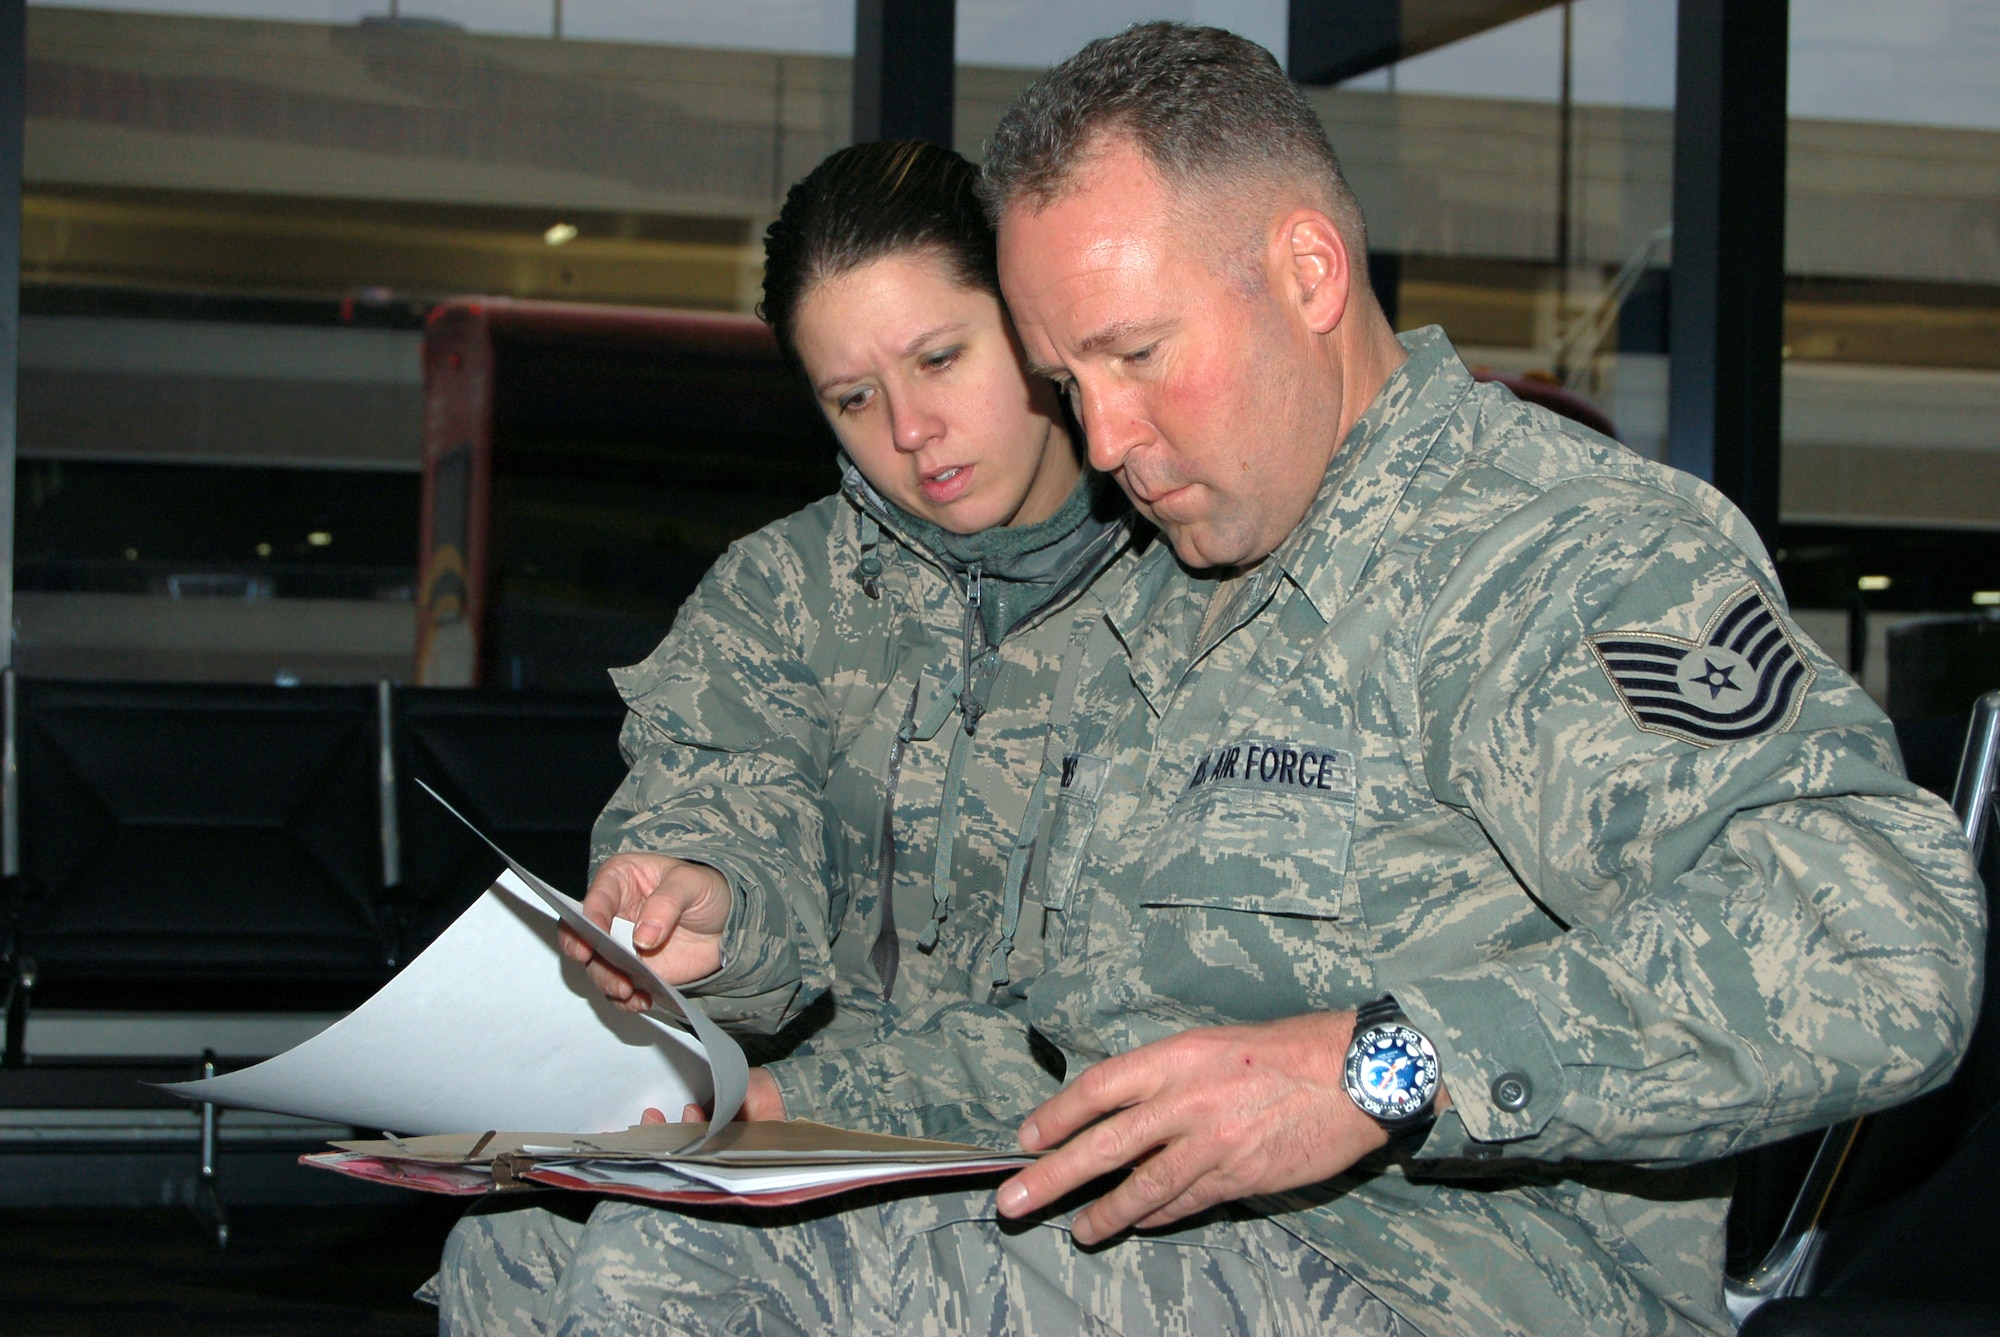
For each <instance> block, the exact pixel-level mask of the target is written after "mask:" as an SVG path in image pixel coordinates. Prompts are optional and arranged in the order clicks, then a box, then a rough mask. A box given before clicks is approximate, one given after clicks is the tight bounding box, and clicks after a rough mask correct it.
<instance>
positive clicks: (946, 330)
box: [903, 320, 965, 357]
mask: <svg viewBox="0 0 2000 1337" xmlns="http://www.w3.org/2000/svg"><path fill="white" fill-rule="evenodd" d="M964 328H965V322H964V321H962V320H948V321H946V322H945V323H944V324H942V325H936V326H933V327H932V328H930V329H927V330H925V331H924V332H923V333H922V334H919V335H917V336H916V337H915V338H913V339H911V340H910V341H909V342H908V343H906V344H904V345H903V356H904V357H910V356H912V355H913V354H915V353H916V351H917V350H918V349H919V348H922V347H923V346H924V345H925V344H927V343H929V342H930V341H931V340H933V339H935V338H937V337H938V336H939V335H941V334H951V333H954V332H956V331H958V330H961V329H964Z"/></svg>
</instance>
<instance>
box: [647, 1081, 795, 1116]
mask: <svg viewBox="0 0 2000 1337" xmlns="http://www.w3.org/2000/svg"><path fill="white" fill-rule="evenodd" d="M707 1117H708V1111H707V1110H705V1109H703V1108H702V1107H701V1106H699V1105H688V1106H685V1107H684V1108H682V1110H681V1122H682V1123H698V1122H699V1121H701V1120H703V1119H706V1118H707ZM784 1117H785V1097H784V1095H783V1093H781V1092H780V1091H779V1090H778V1084H777V1082H775V1081H773V1080H772V1078H771V1074H770V1073H768V1072H765V1071H764V1070H763V1069H762V1068H752V1069H750V1085H749V1087H748V1089H746V1090H745V1091H744V1093H743V1108H742V1109H740V1110H738V1111H736V1118H737V1120H738V1121H739V1122H741V1121H742V1120H745V1119H782V1118H784ZM666 1121H667V1116H666V1115H665V1114H663V1113H661V1112H660V1111H659V1110H656V1109H649V1110H647V1111H646V1112H645V1113H644V1114H642V1115H640V1116H639V1122H640V1123H665V1122H666Z"/></svg>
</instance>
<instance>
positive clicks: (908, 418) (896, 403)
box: [889, 395, 945, 453]
mask: <svg viewBox="0 0 2000 1337" xmlns="http://www.w3.org/2000/svg"><path fill="white" fill-rule="evenodd" d="M889 431H890V434H891V436H892V437H893V439H894V441H895V445H896V449H898V450H901V451H906V452H909V453H915V452H916V451H919V450H922V449H923V448H924V447H925V446H927V445H929V444H930V443H931V442H933V441H935V440H937V439H938V438H939V437H942V436H943V435H944V431H945V423H944V419H943V418H942V417H941V416H940V415H939V414H938V413H937V412H936V410H934V409H933V408H931V406H930V405H928V404H926V403H925V402H924V401H923V398H922V396H919V395H903V396H900V397H896V398H892V399H891V400H890V403H889Z"/></svg>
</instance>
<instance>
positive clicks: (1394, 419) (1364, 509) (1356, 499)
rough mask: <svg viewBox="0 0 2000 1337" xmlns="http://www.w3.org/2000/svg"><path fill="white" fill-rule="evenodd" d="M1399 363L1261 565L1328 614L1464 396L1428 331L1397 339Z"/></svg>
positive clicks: (1441, 338)
mask: <svg viewBox="0 0 2000 1337" xmlns="http://www.w3.org/2000/svg"><path fill="white" fill-rule="evenodd" d="M1399 337H1400V338H1401V340H1402V343H1403V347H1404V348H1405V349H1407V350H1408V351H1409V357H1408V358H1406V359H1405V360H1404V362H1403V365H1402V366H1400V367H1398V368H1397V369H1396V370H1395V371H1394V372H1392V373H1390V376H1389V379H1388V380H1387V381H1386V382H1384V383H1383V385H1382V389H1381V390H1380V391H1379V392H1378V393H1377V394H1376V396H1375V401H1374V402H1373V403H1372V404H1370V405H1369V406H1368V410H1367V412H1365V413H1363V414H1362V415H1361V417H1360V419H1359V420H1357V421H1356V422H1355V424H1354V427H1353V429H1352V430H1351V431H1349V432H1348V434H1347V440H1346V442H1344V443H1343V444H1342V446H1341V448H1340V450H1339V451H1338V452H1337V453H1336V454H1335V455H1334V457H1333V462H1332V463H1331V464H1330V465H1329V466H1328V467H1327V471H1326V480H1325V481H1324V482H1322V483H1321V484H1320V489H1319V496H1318V497H1317V498H1315V499H1314V501H1313V504H1312V509H1311V510H1309V511H1307V512H1306V518H1305V519H1304V520H1302V521H1300V523H1299V527H1298V528H1297V529H1295V530H1293V531H1292V533H1291V536H1290V537H1289V538H1287V539H1286V540H1285V541H1284V542H1283V543H1281V544H1279V545H1278V550H1277V551H1276V552H1274V553H1272V554H1271V559H1270V561H1269V562H1268V563H1267V564H1266V565H1267V566H1275V567H1277V568H1279V569H1281V570H1282V571H1283V572H1284V573H1285V575H1286V576H1288V577H1290V579H1291V581H1292V583H1293V584H1294V585H1297V586H1298V587H1299V590H1300V591H1301V592H1302V593H1303V594H1304V595H1305V596H1306V598H1307V599H1309V600H1311V601H1312V605H1313V608H1314V609H1315V610H1316V611H1317V612H1318V613H1319V615H1320V616H1321V617H1322V618H1328V619H1330V618H1332V616H1333V615H1334V613H1335V612H1336V611H1338V610H1339V609H1340V607H1341V606H1342V605H1343V604H1345V603H1346V602H1347V600H1348V599H1349V598H1351V597H1352V596H1353V594H1354V591H1355V590H1356V589H1357V588H1358V587H1359V586H1360V584H1361V580H1362V577H1364V576H1365V575H1366V574H1367V573H1368V568H1369V567H1371V566H1373V565H1374V563H1375V556H1376V553H1377V552H1378V551H1379V550H1380V548H1381V544H1382V540H1383V537H1384V536H1385V534H1386V533H1387V531H1388V530H1389V528H1390V522H1391V520H1392V519H1393V518H1394V517H1395V515H1396V512H1397V510H1398V509H1399V508H1400V506H1401V505H1402V502H1403V499H1404V495H1405V494H1406V493H1407V492H1408V491H1409V489H1410V484H1411V483H1412V482H1414V481H1415V480H1416V477H1417V474H1418V472H1419V471H1420V470H1421V469H1422V468H1423V465H1424V461H1425V460H1426V459H1428V458H1429V457H1430V454H1431V450H1432V448H1433V447H1434V446H1435V445H1436V444H1437V441H1438V438H1439V437H1440V436H1441V435H1443V433H1444V429H1445V426H1446V424H1447V423H1449V422H1450V421H1451V419H1452V417H1453V415H1455V414H1456V413H1457V412H1458V410H1459V406H1460V404H1462V403H1463V402H1464V400H1465V397H1466V395H1467V394H1469V393H1470V392H1471V390H1472V385H1473V381H1472V373H1470V372H1468V371H1467V370H1466V369H1465V364H1464V363H1462V362H1460V361H1459V360H1458V354H1457V353H1456V352H1455V351H1453V349H1452V346H1451V341H1450V340H1449V339H1447V338H1445V335H1444V331H1443V330H1441V329H1439V328H1438V327H1437V326H1435V325H1430V326H1426V327H1425V328H1423V329H1421V330H1416V331H1413V332H1411V333H1409V334H1405V335H1401V336H1399Z"/></svg>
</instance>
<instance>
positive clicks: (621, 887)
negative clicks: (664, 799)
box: [562, 854, 732, 1012]
mask: <svg viewBox="0 0 2000 1337" xmlns="http://www.w3.org/2000/svg"><path fill="white" fill-rule="evenodd" d="M731 904H732V900H731V896H730V891H729V879H727V878H725V877H724V876H723V875H722V874H721V873H718V872H717V871H716V870H715V869H713V868H710V867H709V866H708V865H707V864H701V863H690V862H688V861H687V860H686V859H671V858H668V857H667V856H666V855H664V854H616V855H613V856H612V857H611V858H609V859H606V860H605V861H604V864H603V866H602V867H601V868H599V869H598V870H597V876H596V877H593V878H591V879H590V890H589V891H588V892H586V893H584V897H583V912H584V914H586V915H587V916H589V917H590V921H591V922H592V923H594V924H596V925H597V926H598V927H599V928H601V929H604V930H605V931H607V932H609V931H610V928H611V921H612V920H613V919H629V920H631V921H632V922H633V924H634V925H635V926H636V927H634V928H633V930H632V946H633V947H634V948H635V949H637V951H638V953H639V956H640V958H641V959H642V960H644V961H645V962H646V964H647V965H649V966H651V967H652V968H653V971H654V973H655V974H657V975H658V976H659V977H660V978H661V979H663V980H665V981H667V982H668V983H669V984H685V983H687V982H688V981H690V980H698V979H700V978H702V977H703V976H704V975H713V974H714V973H715V972H716V971H717V970H719V969H720V968H721V967H722V933H723V930H724V929H726V928H728V927H729V911H730V907H731ZM562 949H563V954H564V955H565V956H567V957H569V959H570V960H572V961H580V962H583V963H584V964H585V965H587V966H588V967H589V968H590V978H591V979H592V980H593V981H594V982H595V983H596V985H597V987H598V988H599V989H601V990H603V991H604V996H605V997H606V998H609V999H611V1000H612V1001H613V1002H615V1003H618V1004H620V1005H621V1006H623V1007H624V1008H625V1010H626V1011H628V1012H644V1011H645V1010H646V1009H647V1008H649V1007H651V1006H652V1005H653V1000H652V997H651V996H650V995H648V994H647V993H646V992H645V991H644V990H642V989H640V988H638V987H637V986H636V985H634V984H633V983H632V981H631V980H629V979H626V978H625V976H624V975H623V974H621V973H620V972H618V971H616V970H613V969H612V968H611V967H610V966H609V965H607V964H605V963H604V962H603V961H601V960H599V959H597V954H596V953H595V952H593V951H592V950H591V949H590V944H589V943H587V942H585V941H584V940H583V939H582V938H579V937H577V936H576V935H575V934H574V933H571V932H570V931H569V930H568V929H564V930H563V931H562Z"/></svg>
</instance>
